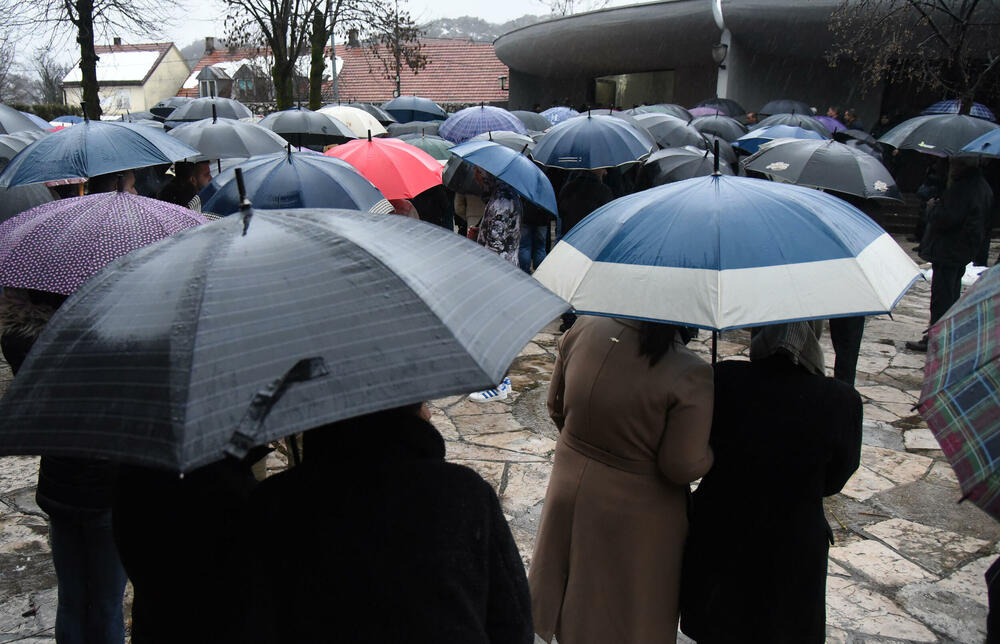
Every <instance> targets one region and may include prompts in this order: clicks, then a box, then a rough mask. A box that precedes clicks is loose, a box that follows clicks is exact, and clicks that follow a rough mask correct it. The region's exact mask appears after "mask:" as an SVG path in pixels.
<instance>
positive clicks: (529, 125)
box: [511, 110, 552, 132]
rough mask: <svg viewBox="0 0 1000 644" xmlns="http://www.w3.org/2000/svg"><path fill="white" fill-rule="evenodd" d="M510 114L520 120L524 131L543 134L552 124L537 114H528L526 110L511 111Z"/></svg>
mask: <svg viewBox="0 0 1000 644" xmlns="http://www.w3.org/2000/svg"><path fill="white" fill-rule="evenodd" d="M511 114H513V115H514V116H516V117H517V118H518V119H520V120H521V123H523V124H524V127H525V128H526V129H528V130H531V131H534V132H544V131H545V130H547V129H549V128H550V127H552V122H551V121H549V119H547V118H545V117H544V116H542V115H541V114H539V113H537V112H529V111H528V110H512V111H511Z"/></svg>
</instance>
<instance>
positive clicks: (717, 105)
mask: <svg viewBox="0 0 1000 644" xmlns="http://www.w3.org/2000/svg"><path fill="white" fill-rule="evenodd" d="M695 107H708V108H713V109H717V110H719V111H720V112H722V113H723V114H725V115H726V116H730V117H732V118H737V117H740V116H743V115H745V114H746V113H747V111H746V110H745V109H744V108H743V106H742V105H740V104H739V103H737V102H736V101H734V100H733V99H731V98H709V99H705V100H704V101H701V102H700V103H698V105H696V106H695Z"/></svg>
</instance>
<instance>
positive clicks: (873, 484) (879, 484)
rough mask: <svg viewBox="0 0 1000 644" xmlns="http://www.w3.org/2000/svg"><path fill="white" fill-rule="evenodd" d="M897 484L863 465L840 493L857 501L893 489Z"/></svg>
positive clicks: (865, 499)
mask: <svg viewBox="0 0 1000 644" xmlns="http://www.w3.org/2000/svg"><path fill="white" fill-rule="evenodd" d="M895 485H896V484H895V483H893V482H892V481H890V480H889V479H887V478H885V477H884V476H879V475H878V474H876V473H875V472H873V471H872V470H870V469H869V468H867V467H865V466H864V465H862V466H861V467H859V468H858V471H856V472H855V473H854V475H853V476H851V478H850V479H849V480H848V481H847V484H846V485H845V486H844V488H843V489H842V490H841V491H840V493H841V494H843V495H845V496H848V497H850V498H852V499H854V500H856V501H867V500H868V499H870V498H872V497H873V496H875V495H876V494H878V493H879V492H883V491H885V490H890V489H892V488H893V487H895Z"/></svg>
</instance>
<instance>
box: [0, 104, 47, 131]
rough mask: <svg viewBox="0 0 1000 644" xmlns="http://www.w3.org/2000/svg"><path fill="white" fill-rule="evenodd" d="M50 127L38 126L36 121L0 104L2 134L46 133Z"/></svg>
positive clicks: (0, 129)
mask: <svg viewBox="0 0 1000 644" xmlns="http://www.w3.org/2000/svg"><path fill="white" fill-rule="evenodd" d="M46 125H48V124H46ZM47 129H48V127H44V128H43V127H41V126H39V125H36V124H35V122H34V121H32V120H31V119H29V118H28V117H27V116H25V115H24V114H23V113H22V112H18V111H17V110H15V109H14V108H13V107H8V106H7V105H2V104H0V134H15V133H17V132H44V131H46V130H47Z"/></svg>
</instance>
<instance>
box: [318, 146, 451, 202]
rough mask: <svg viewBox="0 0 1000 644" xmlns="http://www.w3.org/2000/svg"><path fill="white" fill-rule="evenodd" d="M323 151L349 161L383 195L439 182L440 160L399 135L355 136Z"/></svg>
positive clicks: (408, 193) (402, 194) (404, 195)
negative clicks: (359, 137)
mask: <svg viewBox="0 0 1000 644" xmlns="http://www.w3.org/2000/svg"><path fill="white" fill-rule="evenodd" d="M324 154H325V155H326V156H329V157H337V158H338V159H343V160H344V161H347V162H348V163H350V164H351V165H352V166H354V167H355V168H356V169H357V170H358V172H360V173H361V174H362V175H363V176H364V177H365V178H366V179H368V180H369V181H371V182H372V183H373V184H375V187H376V188H378V190H379V192H381V193H382V194H383V195H385V198H386V199H409V198H411V197H415V196H416V195H418V194H420V193H421V192H423V191H424V190H427V189H428V188H433V187H434V186H436V185H438V184H440V183H441V164H440V163H438V162H437V160H436V159H435V158H434V157H432V156H431V155H429V154H427V153H426V152H424V151H423V150H421V149H420V148H418V147H415V146H412V145H410V144H409V143H406V142H405V141H400V140H399V139H356V140H354V141H349V142H347V143H344V144H343V145H338V146H337V147H335V148H330V149H329V150H327V151H326V152H325V153H324Z"/></svg>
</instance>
